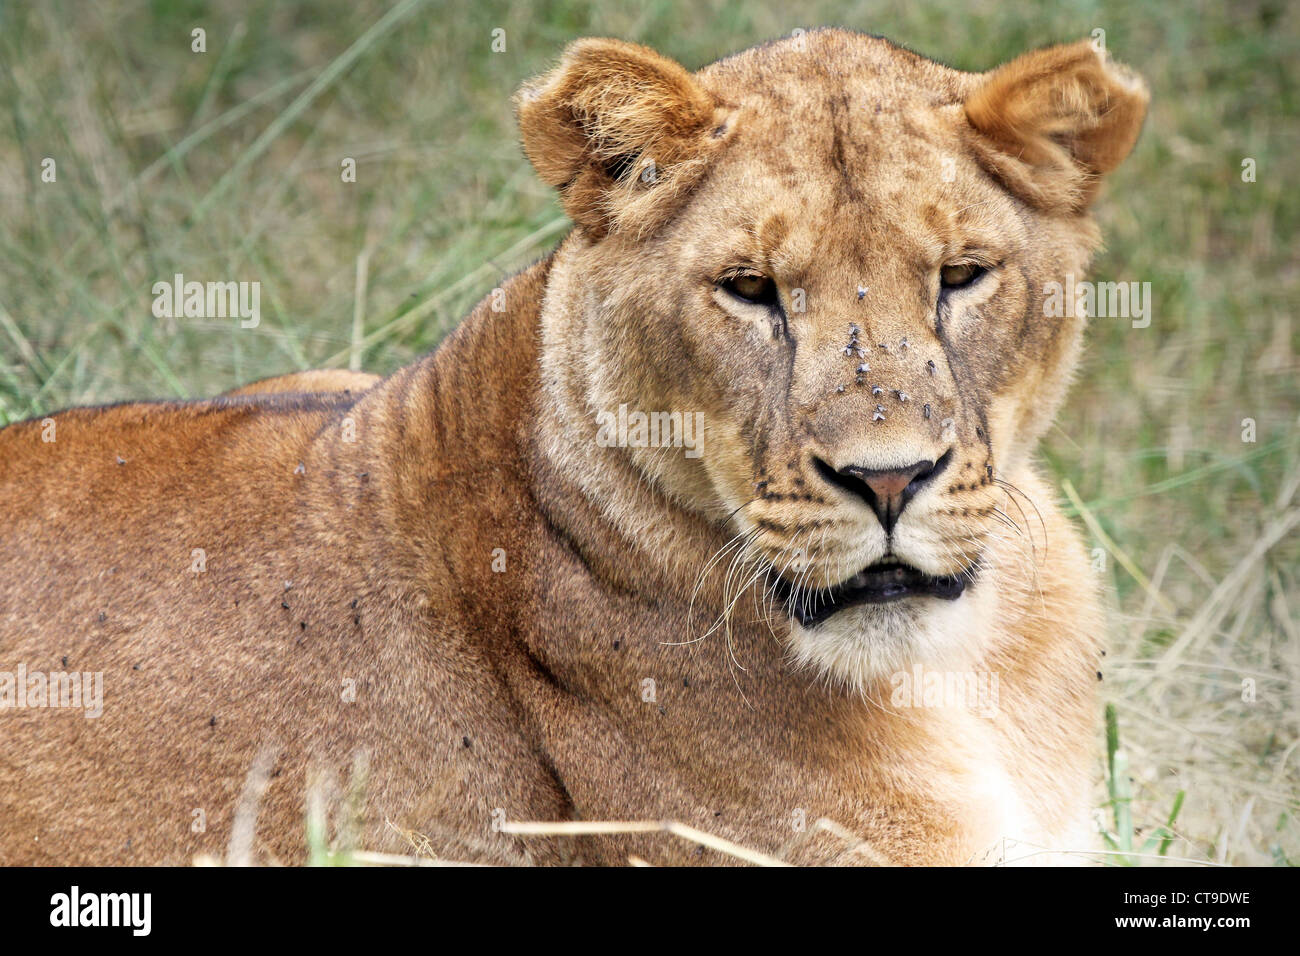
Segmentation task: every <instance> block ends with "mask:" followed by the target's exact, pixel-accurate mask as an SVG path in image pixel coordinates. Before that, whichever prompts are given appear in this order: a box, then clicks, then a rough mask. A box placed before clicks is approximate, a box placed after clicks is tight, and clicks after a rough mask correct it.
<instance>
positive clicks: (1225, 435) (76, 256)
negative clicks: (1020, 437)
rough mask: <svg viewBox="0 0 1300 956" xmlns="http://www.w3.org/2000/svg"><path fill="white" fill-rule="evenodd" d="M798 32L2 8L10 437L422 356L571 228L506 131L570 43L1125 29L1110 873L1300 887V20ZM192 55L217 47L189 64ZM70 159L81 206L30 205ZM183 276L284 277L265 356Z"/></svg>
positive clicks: (701, 46) (993, 53)
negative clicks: (1129, 304)
mask: <svg viewBox="0 0 1300 956" xmlns="http://www.w3.org/2000/svg"><path fill="white" fill-rule="evenodd" d="M790 10H791V8H790V7H789V5H788V4H785V3H778V2H766V0H764V2H759V0H745V2H726V0H709V2H704V3H698V4H686V3H681V2H670V0H650V2H646V0H634V2H600V3H579V2H573V0H564V2H559V0H536V2H521V0H516V2H509V3H507V2H502V0H484V2H479V3H475V4H448V3H439V2H434V0H429V2H419V0H415V2H401V3H398V4H395V5H392V6H389V5H380V4H375V3H367V2H360V3H357V2H351V0H319V2H312V3H284V2H279V0H277V2H272V0H253V2H250V3H236V2H234V0H221V2H211V3H208V2H199V0H179V2H164V0H153V2H148V3H136V4H125V3H117V2H107V3H96V4H83V3H72V2H60V0H53V2H45V3H40V4H21V5H4V6H0V120H2V121H3V131H2V132H0V171H3V175H2V176H0V423H4V422H7V421H14V420H18V419H22V418H26V417H28V416H31V415H36V414H41V413H44V412H47V411H50V410H53V409H56V408H59V407H63V406H67V405H72V404H84V403H96V402H109V401H116V400H122V399H130V398H143V397H159V396H181V397H196V396H203V395H209V394H213V393H215V392H218V391H221V390H223V389H226V388H228V387H230V386H232V385H234V384H236V383H240V382H246V381H250V380H253V379H256V378H259V377H262V376H266V375H272V374H277V373H282V372H287V371H291V370H295V369H302V368H309V367H318V366H330V365H339V366H342V365H349V364H351V365H354V366H356V365H360V366H362V367H364V368H366V369H368V370H372V371H378V372H388V371H391V370H393V369H395V368H397V367H399V366H400V365H402V364H404V363H405V362H407V361H409V360H410V359H412V358H413V357H414V356H416V355H418V354H419V353H421V352H423V351H425V350H427V349H429V348H431V347H432V346H434V345H435V344H436V343H437V342H438V341H439V339H440V338H441V337H442V336H443V335H444V334H445V333H446V332H447V331H448V329H450V328H451V327H453V326H454V325H455V323H456V322H457V320H458V319H459V318H460V316H462V315H463V314H464V313H465V311H467V309H468V308H469V306H470V305H471V304H472V303H473V302H475V301H476V300H477V299H478V298H479V297H480V296H481V295H483V294H484V293H485V292H486V291H487V290H489V289H491V288H492V287H493V286H495V285H496V284H497V283H498V282H499V280H500V279H501V278H502V277H503V276H504V275H506V274H508V273H510V272H511V271H513V270H515V269H516V268H518V267H520V266H521V265H523V264H525V263H527V262H528V261H530V260H532V259H534V258H536V257H537V256H539V255H540V254H542V253H543V252H544V251H545V250H546V249H547V248H549V247H550V246H551V245H552V244H553V243H554V241H555V240H556V238H557V237H558V236H559V235H560V234H561V232H562V231H563V229H564V228H565V221H564V219H563V217H562V216H561V214H560V211H559V208H558V206H557V204H556V202H555V200H554V198H553V197H552V196H551V194H550V193H549V191H548V190H546V189H545V188H544V187H543V186H542V185H541V184H540V183H539V182H538V180H537V179H536V177H535V176H534V175H533V174H532V172H531V170H530V169H529V168H528V167H527V165H526V163H525V162H524V160H523V159H522V157H521V155H520V152H519V149H518V147H517V144H516V137H515V133H514V129H513V121H512V117H511V112H510V106H509V102H510V94H511V92H512V91H513V90H514V88H515V87H516V86H517V85H518V84H519V83H520V82H521V81H522V80H524V79H525V78H527V77H529V76H532V75H534V74H536V73H538V72H540V71H541V70H542V69H544V68H545V67H546V66H547V65H548V64H549V63H550V62H552V61H553V60H554V58H555V57H556V55H557V54H558V52H559V50H560V49H561V48H562V46H563V44H564V43H565V42H566V41H567V40H569V39H571V38H573V37H576V36H581V35H593V34H595V35H613V36H620V37H625V38H629V39H636V40H639V41H641V42H644V43H647V44H650V45H652V46H655V47H657V48H659V49H661V50H663V51H664V52H666V53H668V54H670V55H672V56H674V57H676V58H677V59H679V60H681V61H682V62H684V63H686V64H687V65H688V66H695V65H700V64H703V63H705V62H708V61H710V60H712V59H715V58H717V57H718V56H721V55H724V54H726V53H728V52H731V51H733V50H735V49H739V48H742V47H744V46H747V45H749V44H751V43H753V42H756V41H759V40H762V39H767V38H770V37H773V36H776V35H779V34H782V33H786V32H789V31H790V30H791V29H793V28H795V27H809V26H814V25H819V24H827V23H835V24H842V25H846V26H851V27H854V28H857V29H861V30H866V31H870V32H878V33H883V34H885V35H888V36H890V37H891V38H893V39H895V40H897V41H899V42H902V43H904V44H906V45H908V46H911V47H913V48H914V49H918V50H921V51H923V52H926V53H928V54H931V55H934V56H937V57H939V58H941V59H943V60H945V61H946V62H949V63H951V64H952V65H954V66H960V67H963V68H969V69H983V68H987V67H990V66H993V65H995V64H996V63H998V62H1000V61H1002V60H1004V59H1006V58H1008V57H1010V56H1013V55H1015V54H1016V53H1018V52H1020V51H1022V50H1023V49H1025V48H1028V47H1032V46H1037V45H1042V44H1046V43H1049V42H1054V41H1060V40H1068V39H1075V38H1079V37H1084V36H1088V35H1090V34H1092V31H1093V30H1094V29H1098V28H1100V29H1104V30H1105V31H1106V43H1107V46H1108V47H1109V48H1110V50H1111V51H1112V52H1113V53H1114V54H1115V55H1116V57H1117V58H1118V59H1120V60H1122V61H1125V62H1128V63H1130V64H1131V65H1133V66H1135V67H1137V68H1138V69H1140V70H1141V71H1142V72H1143V74H1144V75H1145V76H1146V77H1147V79H1148V81H1149V83H1150V85H1151V87H1152V90H1153V96H1154V98H1153V103H1152V108H1151V115H1150V118H1149V120H1148V124H1147V128H1146V131H1145V133H1144V136H1143V138H1142V140H1141V142H1140V143H1139V145H1138V148H1137V150H1136V151H1135V153H1134V155H1133V157H1132V158H1131V159H1130V160H1129V162H1128V163H1127V164H1126V165H1125V166H1124V167H1123V168H1122V169H1121V170H1120V171H1119V172H1118V173H1117V174H1116V176H1115V177H1114V179H1113V182H1112V185H1111V187H1110V190H1109V192H1108V194H1107V196H1106V197H1104V198H1103V201H1102V203H1101V205H1100V207H1099V218H1100V220H1101V223H1102V226H1103V229H1104V231H1105V234H1106V236H1107V239H1108V242H1109V248H1108V251H1107V252H1106V253H1105V254H1103V256H1102V257H1101V258H1100V260H1099V261H1098V263H1097V267H1096V269H1095V270H1094V274H1093V278H1096V279H1102V280H1124V281H1149V282H1150V283H1151V288H1152V295H1153V301H1154V304H1155V305H1154V314H1153V319H1152V322H1151V325H1150V327H1149V328H1145V329H1134V328H1132V327H1131V325H1130V324H1129V323H1128V322H1127V321H1124V320H1113V319H1102V320H1097V321H1096V322H1095V323H1094V325H1093V327H1092V329H1091V330H1090V340H1089V351H1088V357H1087V359H1086V361H1085V364H1084V367H1083V369H1082V371H1081V375H1080V378H1079V381H1078V385H1077V387H1076V388H1075V390H1074V392H1073V393H1072V397H1071V400H1070V402H1069V405H1068V407H1067V408H1066V409H1065V410H1064V413H1063V414H1062V415H1061V417H1060V419H1059V420H1058V424H1057V426H1056V427H1055V428H1054V429H1053V431H1052V433H1051V434H1050V435H1049V438H1048V440H1047V442H1046V443H1045V445H1044V448H1043V451H1042V457H1043V461H1044V463H1045V464H1046V466H1047V467H1048V468H1049V469H1050V470H1051V471H1052V472H1053V473H1054V475H1055V476H1056V478H1057V479H1058V482H1060V483H1061V487H1062V488H1063V489H1068V490H1069V496H1068V497H1063V504H1064V505H1065V507H1067V509H1068V510H1070V511H1071V512H1072V513H1073V514H1076V515H1077V516H1078V517H1079V520H1080V526H1081V528H1083V530H1084V533H1085V534H1086V536H1087V538H1088V539H1089V547H1091V548H1095V549H1098V550H1097V551H1096V552H1095V554H1096V566H1097V568H1098V573H1099V574H1101V575H1102V576H1103V578H1104V581H1105V584H1106V588H1107V599H1108V606H1109V625H1108V626H1109V630H1110V634H1109V638H1110V645H1111V652H1110V655H1109V657H1108V658H1107V664H1106V667H1105V668H1104V681H1103V684H1102V687H1103V691H1104V694H1105V697H1106V700H1107V701H1108V704H1109V706H1110V707H1111V708H1112V711H1111V712H1112V714H1113V719H1112V720H1111V721H1110V725H1109V734H1108V735H1106V734H1104V733H1103V731H1102V729H1101V728H1100V727H1099V731H1098V748H1097V753H1098V758H1097V774H1096V780H1097V784H1096V787H1097V789H1096V805H1097V808H1098V817H1099V823H1101V824H1104V826H1105V828H1106V830H1107V833H1108V835H1109V839H1111V840H1112V841H1113V843H1114V846H1113V850H1114V853H1115V856H1114V858H1113V859H1114V860H1115V861H1116V862H1123V863H1143V864H1148V863H1153V862H1160V861H1161V860H1166V861H1183V860H1192V861H1203V862H1214V863H1229V864H1269V863H1279V864H1290V863H1292V862H1296V861H1300V824H1298V823H1297V819H1296V818H1297V813H1298V812H1300V796H1298V793H1300V756H1298V755H1297V750H1298V749H1300V745H1298V743H1297V742H1298V741H1300V622H1298V619H1297V612H1298V610H1300V608H1298V607H1297V605H1300V593H1298V592H1297V587H1296V576H1297V566H1298V564H1300V562H1297V557H1298V556H1300V547H1298V546H1297V536H1296V534H1295V525H1296V522H1297V515H1298V514H1300V500H1297V497H1296V489H1297V484H1300V446H1298V443H1297V424H1298V416H1300V375H1297V371H1300V369H1298V368H1297V360H1296V347H1297V331H1298V330H1297V328H1296V322H1297V319H1296V315H1297V312H1298V311H1300V310H1298V309H1297V306H1300V282H1298V276H1300V273H1298V270H1297V266H1296V260H1295V256H1294V252H1293V250H1292V247H1291V237H1293V236H1294V235H1295V233H1296V227H1297V223H1298V221H1300V194H1297V191H1296V190H1295V188H1294V184H1295V183H1296V182H1297V181H1300V162H1298V160H1297V157H1300V123H1297V112H1298V111H1300V110H1298V106H1297V96H1298V95H1300V94H1298V93H1297V89H1300V87H1298V85H1297V83H1296V82H1295V75H1294V70H1295V66H1294V63H1295V58H1294V56H1293V52H1294V49H1295V47H1296V45H1297V40H1298V39H1300V23H1298V19H1300V13H1298V11H1297V8H1296V7H1295V5H1293V4H1287V3H1285V0H1271V2H1250V0H1243V2H1241V3H1236V4H1232V5H1222V4H1216V3H1212V2H1209V0H1194V2H1191V3H1188V4H1180V5H1172V4H1165V3H1160V2H1155V0H1149V2H1148V0H1144V2H1113V3H1112V2H1105V3H1100V2H1075V3H1071V4H1067V5H1057V4H1051V3H1045V2H1044V3H1019V4H1008V3H1005V2H1000V3H994V2H989V0H976V2H974V3H972V4H968V5H965V6H964V7H961V8H958V7H953V6H952V5H951V4H946V3H938V2H931V0H924V2H906V3H905V2H902V0H894V2H876V3H865V2H825V0H814V2H812V3H810V4H806V5H801V7H800V9H799V11H798V16H799V19H797V20H796V19H793V18H792V16H793V15H792V14H791V13H790ZM195 27H203V28H204V29H205V30H206V43H207V52H206V53H195V52H192V51H191V31H192V30H193V29H194V28H195ZM498 27H499V28H502V29H504V30H505V31H506V50H505V52H502V53H493V52H491V39H492V37H491V31H492V30H493V29H494V28H498ZM45 157H51V158H53V159H54V160H55V162H56V172H57V181H56V182H53V183H47V182H42V180H41V168H42V167H41V164H42V160H43V159H44V158H45ZM345 157H350V158H352V159H354V160H355V161H356V167H357V179H356V182H355V183H344V182H343V181H342V179H341V176H340V169H341V163H342V161H343V159H344V158H345ZM1247 157H1249V158H1252V159H1254V160H1255V162H1256V169H1257V173H1256V181H1255V182H1253V183H1246V182H1243V181H1242V176H1241V170H1242V161H1243V159H1244V158H1247ZM176 272H181V273H184V274H185V275H186V276H188V277H193V278H199V279H209V278H234V279H243V280H259V281H260V282H261V283H262V293H263V294H262V322H261V325H260V327H259V328H257V329H255V330H244V329H240V328H239V326H238V323H237V322H223V321H220V320H214V321H200V320H186V319H179V320H158V319H155V318H154V317H153V315H152V314H151V311H150V304H151V301H152V296H151V291H150V290H151V285H152V283H153V282H155V281H157V280H159V279H165V278H169V277H170V276H172V275H173V274H174V273H176ZM1245 419H1250V420H1251V421H1252V422H1253V428H1254V435H1253V438H1254V441H1244V440H1243V432H1244V431H1245V430H1246V429H1247V428H1248V427H1249V426H1247V425H1244V424H1243V420H1245ZM1247 437H1250V436H1247ZM1065 482H1068V484H1065ZM1108 740H1109V746H1108ZM1121 742H1122V747H1121V746H1120V744H1121ZM1125 764H1126V765H1127V767H1126V768H1125ZM1121 804H1122V807H1121ZM1153 841H1155V842H1154V844H1153Z"/></svg>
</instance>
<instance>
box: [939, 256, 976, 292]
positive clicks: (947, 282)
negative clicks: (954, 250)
mask: <svg viewBox="0 0 1300 956" xmlns="http://www.w3.org/2000/svg"><path fill="white" fill-rule="evenodd" d="M987 271H988V270H987V269H985V268H984V267H983V266H982V265H980V264H979V263H976V262H957V263H953V264H952V265H947V266H944V267H943V268H942V269H940V270H939V285H941V286H942V287H943V288H945V289H962V288H965V287H966V286H968V285H972V284H973V283H974V282H975V281H976V280H977V279H979V277H980V276H982V275H984V273H985V272H987Z"/></svg>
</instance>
